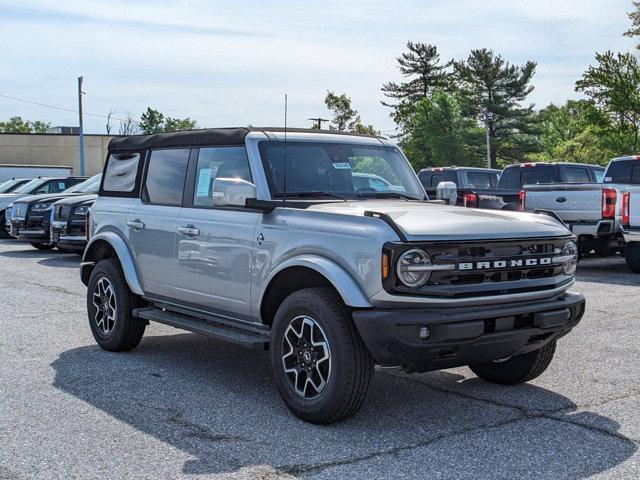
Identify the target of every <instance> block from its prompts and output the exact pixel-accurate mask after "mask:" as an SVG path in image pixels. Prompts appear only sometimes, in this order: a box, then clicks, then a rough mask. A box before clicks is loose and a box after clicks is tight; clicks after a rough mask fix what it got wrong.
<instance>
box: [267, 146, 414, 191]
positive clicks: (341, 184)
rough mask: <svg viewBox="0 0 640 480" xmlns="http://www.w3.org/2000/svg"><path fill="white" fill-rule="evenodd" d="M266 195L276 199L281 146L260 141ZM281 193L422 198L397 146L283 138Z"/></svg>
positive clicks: (280, 175)
mask: <svg viewBox="0 0 640 480" xmlns="http://www.w3.org/2000/svg"><path fill="white" fill-rule="evenodd" d="M260 155H261V157H262V162H263V165H264V169H265V172H266V174H267V181H268V182H269V188H270V190H271V196H272V198H278V197H279V198H282V191H283V186H284V176H285V172H284V144H283V143H282V142H260ZM286 170H287V171H286V178H287V196H292V197H295V196H299V197H300V196H305V197H317V198H323V197H329V198H335V197H337V198H340V197H344V198H350V199H352V198H359V197H380V198H383V197H400V198H413V199H416V200H422V199H424V198H425V194H424V190H423V189H422V187H421V185H420V183H419V182H418V181H417V180H416V177H415V174H414V173H413V170H412V169H411V167H410V166H409V164H408V162H407V161H406V159H405V158H404V157H403V156H402V154H401V153H400V152H399V150H398V149H396V148H393V147H369V146H363V145H350V144H344V143H324V142H323V143H312V142H289V143H288V144H287V169H286Z"/></svg>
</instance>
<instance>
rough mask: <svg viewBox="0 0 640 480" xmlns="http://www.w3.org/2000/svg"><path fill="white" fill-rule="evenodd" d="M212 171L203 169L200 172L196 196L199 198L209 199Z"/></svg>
mask: <svg viewBox="0 0 640 480" xmlns="http://www.w3.org/2000/svg"><path fill="white" fill-rule="evenodd" d="M211 173H212V171H211V169H210V168H203V169H202V170H200V171H199V172H198V186H197V188H196V195H197V196H198V197H208V196H209V188H210V186H211Z"/></svg>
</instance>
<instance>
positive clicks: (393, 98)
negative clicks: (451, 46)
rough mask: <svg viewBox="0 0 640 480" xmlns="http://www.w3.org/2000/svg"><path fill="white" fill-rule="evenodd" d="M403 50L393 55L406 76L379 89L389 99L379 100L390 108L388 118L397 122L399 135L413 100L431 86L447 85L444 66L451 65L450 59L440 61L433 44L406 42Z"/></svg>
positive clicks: (427, 93)
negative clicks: (398, 81)
mask: <svg viewBox="0 0 640 480" xmlns="http://www.w3.org/2000/svg"><path fill="white" fill-rule="evenodd" d="M407 50H408V51H407V52H405V53H403V54H402V55H401V56H400V57H398V58H397V61H398V69H399V70H400V73H401V74H402V76H403V77H405V78H406V79H407V80H406V81H404V82H400V83H396V82H389V83H385V84H384V85H383V86H382V93H383V94H384V96H385V97H387V98H388V99H390V102H385V101H383V102H382V104H383V105H384V106H386V107H391V108H392V109H393V111H392V112H391V118H393V120H394V121H395V122H396V124H398V125H399V126H400V129H401V133H400V136H401V137H402V135H403V134H404V128H405V124H406V122H407V120H408V118H409V117H410V116H411V113H412V111H413V107H414V106H415V105H416V104H417V102H419V101H420V99H422V98H424V97H426V96H427V95H429V94H430V93H431V92H433V91H434V90H436V89H441V88H445V87H447V85H448V83H449V77H450V74H449V73H448V72H447V71H446V69H447V68H448V67H449V66H451V62H446V63H441V62H440V54H439V53H438V49H437V47H436V46H435V45H429V44H426V43H420V42H407Z"/></svg>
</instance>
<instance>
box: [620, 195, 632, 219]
mask: <svg viewBox="0 0 640 480" xmlns="http://www.w3.org/2000/svg"><path fill="white" fill-rule="evenodd" d="M630 201H631V194H630V193H629V192H624V193H623V194H622V224H623V225H625V226H628V225H630V224H631V219H630V218H629V202H630Z"/></svg>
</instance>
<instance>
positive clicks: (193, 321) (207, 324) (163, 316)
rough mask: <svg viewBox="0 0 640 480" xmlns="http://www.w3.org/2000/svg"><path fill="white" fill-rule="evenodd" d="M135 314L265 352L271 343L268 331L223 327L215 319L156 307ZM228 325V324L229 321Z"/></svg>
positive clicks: (134, 312) (135, 311)
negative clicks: (206, 318)
mask: <svg viewBox="0 0 640 480" xmlns="http://www.w3.org/2000/svg"><path fill="white" fill-rule="evenodd" d="M133 314H134V315H135V316H136V317H138V318H142V319H144V320H149V321H151V322H158V323H164V324H165V325H170V326H172V327H175V328H179V329H181V330H188V331H190V332H194V333H199V334H201V335H206V336H208V337H213V338H217V339H219V340H225V341H227V342H232V343H237V344H239V345H243V346H245V347H248V348H255V349H261V350H263V349H265V347H266V346H267V345H268V343H269V331H268V330H265V331H264V332H256V331H252V330H249V329H246V328H243V327H242V326H241V325H240V326H238V327H235V326H229V325H228V324H226V325H223V324H222V323H217V322H216V321H215V319H214V318H212V319H210V320H205V319H200V318H195V317H191V316H188V315H183V314H180V313H175V312H171V311H169V310H163V309H160V308H154V307H146V308H137V309H135V310H134V311H133ZM226 323H228V320H227V321H226Z"/></svg>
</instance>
